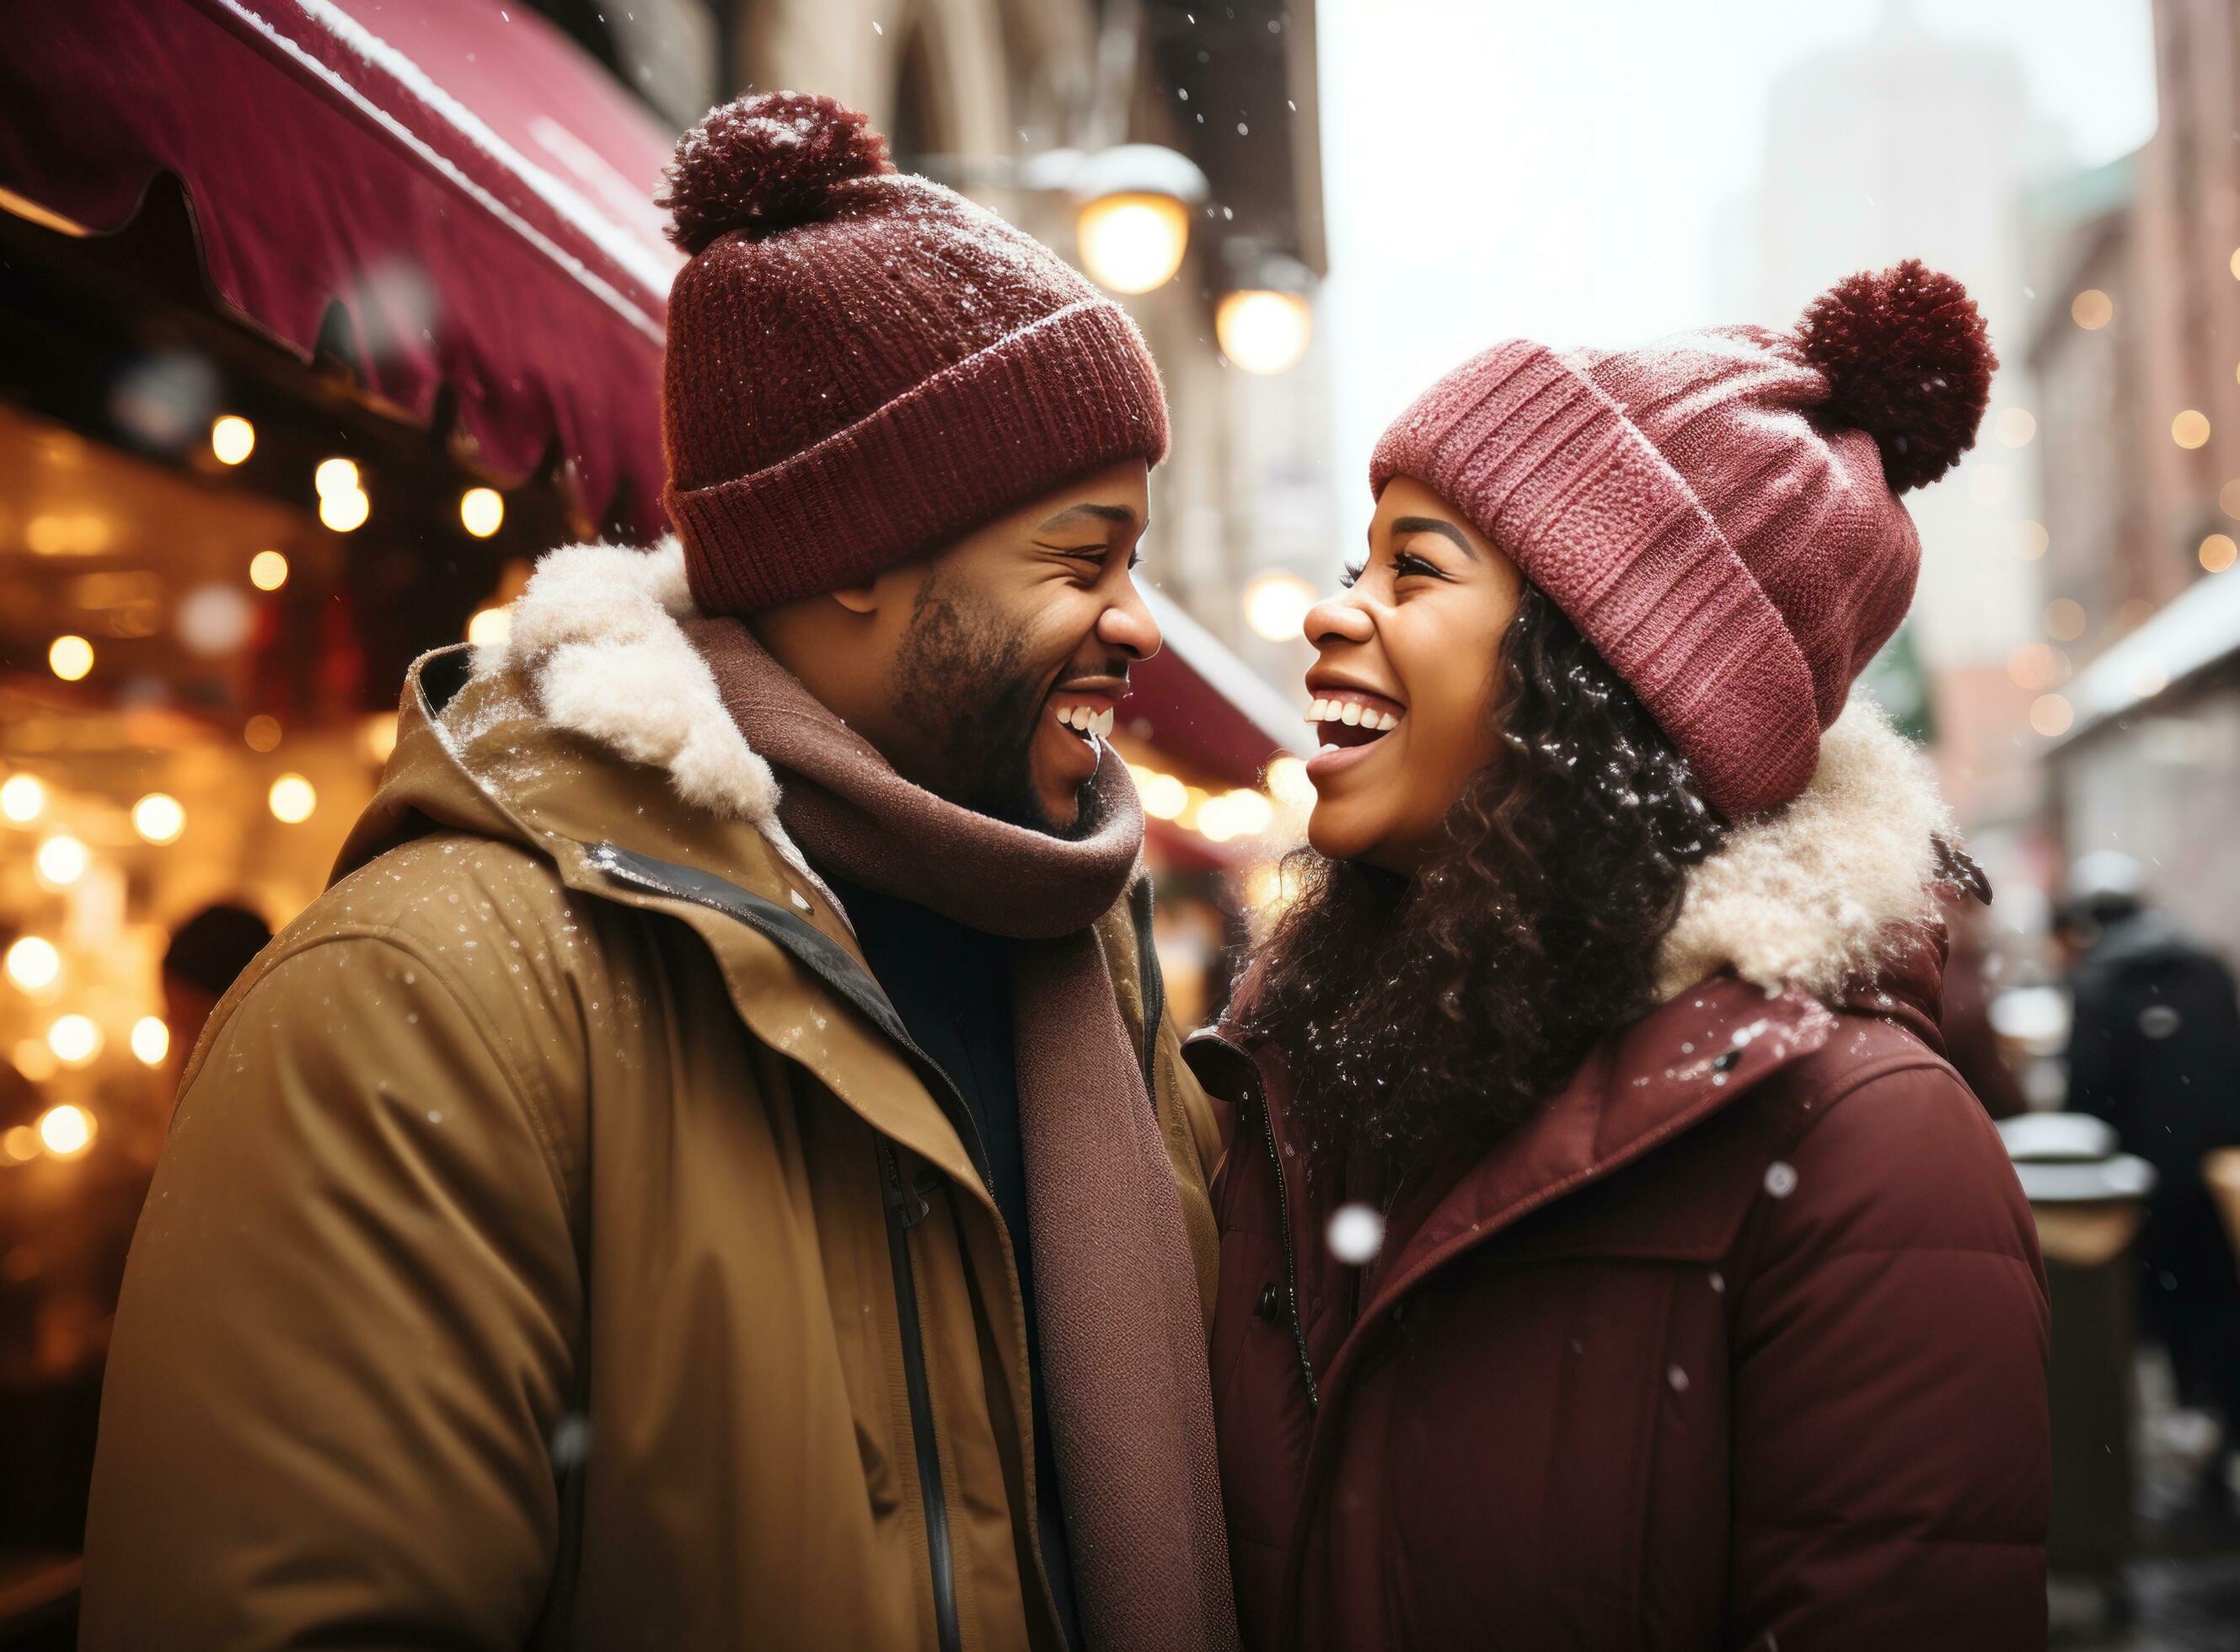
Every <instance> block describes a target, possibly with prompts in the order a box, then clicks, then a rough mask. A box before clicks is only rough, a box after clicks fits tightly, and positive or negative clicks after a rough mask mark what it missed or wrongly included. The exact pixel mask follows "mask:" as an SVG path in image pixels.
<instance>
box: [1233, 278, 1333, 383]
mask: <svg viewBox="0 0 2240 1652" xmlns="http://www.w3.org/2000/svg"><path fill="white" fill-rule="evenodd" d="M1314 330H1315V312H1314V306H1312V305H1311V304H1310V303H1308V302H1307V301H1306V299H1305V298H1303V297H1302V296H1300V295H1299V294H1297V293H1295V292H1271V291H1268V290H1264V289H1262V290H1253V291H1247V292H1233V293H1230V295H1229V296H1227V297H1225V298H1223V300H1222V301H1221V304H1220V307H1219V308H1218V309H1217V310H1215V311H1214V312H1213V331H1214V336H1215V337H1216V338H1217V339H1218V340H1219V341H1220V343H1221V353H1222V354H1223V356H1227V357H1229V359H1230V361H1232V362H1234V363H1237V366H1239V367H1241V368H1243V370H1245V371H1246V372H1248V373H1261V374H1270V373H1284V372H1289V371H1290V370H1291V369H1292V368H1294V367H1296V366H1297V365H1298V363H1299V357H1301V356H1304V355H1305V354H1306V353H1307V344H1308V342H1309V341H1310V339H1312V338H1313V336H1314Z"/></svg>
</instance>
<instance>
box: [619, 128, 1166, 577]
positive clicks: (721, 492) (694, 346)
mask: <svg viewBox="0 0 2240 1652" xmlns="http://www.w3.org/2000/svg"><path fill="white" fill-rule="evenodd" d="M661 204H662V205H663V206H664V207H666V208H667V209H668V210H669V212H670V218H671V228H670V239H671V240H673V241H675V242H676V243H677V246H678V247H680V248H681V249H683V250H684V251H685V252H686V253H688V254H690V258H689V260H688V261H687V263H685V265H684V267H683V270H680V271H678V273H677V280H676V283H675V284H674V286H673V287H672V288H671V289H670V296H669V344H668V350H667V354H666V357H665V360H664V363H663V390H662V431H663V442H664V443H665V445H666V448H667V452H668V458H669V486H668V489H667V491H666V493H665V494H664V496H663V502H664V503H666V505H667V506H668V510H669V516H670V521H671V522H672V523H674V524H675V526H676V529H677V536H678V538H679V539H680V540H681V541H682V542H683V547H684V563H685V570H686V573H687V576H688V577H689V578H690V583H691V587H692V595H693V598H694V600H695V601H696V602H697V603H699V604H700V605H701V606H702V607H703V609H705V610H708V611H710V612H713V613H719V614H739V613H746V612H750V611H752V610H756V609H759V608H769V607H774V606H776V605H777V604H779V603H788V602H791V601H794V600H795V599H797V598H799V597H803V596H815V595H817V593H819V592H823V591H829V590H840V589H842V588H843V587H846V586H850V585H857V584H862V583H865V582H867V581H869V580H870V578H872V577H873V576H876V575H877V574H878V573H879V572H881V571H882V570H884V569H886V568H889V567H891V566H893V565H894V564H895V563H901V562H906V561H908V560H910V558H912V557H915V556H920V555H923V554H924V553H926V552H928V551H931V550H937V549H938V548H939V547H940V546H942V545H943V544H944V543H948V542H949V541H950V540H952V539H954V538H956V537H957V536H959V535H961V534H963V533H964V532H966V531H968V530H970V529H972V528H974V527H977V526H978V525H979V524H981V523H985V522H988V521H990V520H991V519H993V518H995V517H997V516H1002V515H1003V514H1004V513H1005V512H1006V511H1009V510H1014V509H1016V508H1017V507H1018V506H1019V505H1021V504H1023V503H1026V502H1027V501H1029V500H1030V499H1032V498H1034V497H1035V496H1037V495H1038V494H1043V493H1047V492H1049V491H1050V490H1051V489H1053V488H1057V487H1059V486H1061V485H1063V483H1066V482H1068V481H1070V480H1071V479H1073V478H1074V477H1076V476H1085V475H1087V474H1089V473H1090V472H1092V471H1095V470H1102V469H1103V468H1104V467H1105V466H1107V465H1110V464H1115V463H1119V462H1120V461H1122V460H1123V459H1129V458H1140V459H1142V460H1143V461H1144V463H1147V464H1157V463H1159V461H1160V460H1161V459H1163V458H1164V457H1165V456H1166V451H1167V408H1166V400H1165V397H1164V396H1163V393H1162V391H1161V389H1160V385H1159V376H1158V370H1157V367H1155V366H1154V365H1153V364H1152V361H1151V356H1150V351H1149V350H1146V349H1145V348H1144V344H1143V336H1142V335H1141V334H1139V333H1138V332H1137V330H1136V326H1135V323H1133V322H1132V321H1130V319H1129V317H1128V315H1127V313H1126V312H1125V311H1124V310H1121V309H1120V307H1119V306H1118V305H1117V304H1115V303H1112V302H1111V301H1110V300H1109V299H1107V298H1104V297H1103V296H1100V295H1099V294H1098V293H1097V290H1095V289H1094V288H1092V287H1091V286H1090V284H1089V283H1087V282H1086V281H1085V280H1083V278H1082V277H1081V276H1079V275H1078V274H1077V273H1076V272H1075V271H1074V270H1072V269H1070V267H1069V266H1068V265H1067V264H1066V263H1064V261H1063V260H1062V259H1060V258H1059V257H1058V256H1057V255H1056V254H1055V253H1053V252H1051V251H1050V250H1049V249H1048V248H1047V247H1044V246H1043V245H1042V244H1041V243H1038V242H1037V241H1035V240H1034V239H1033V238H1032V237H1030V236H1027V235H1025V234H1023V233H1022V232H1021V231H1020V230H1016V229H1014V228H1012V226H1011V225H1010V224H1008V223H1004V222H1003V220H1002V219H1001V218H999V217H997V216H996V215H995V214H993V213H991V212H990V211H987V210H985V209H983V208H982V207H979V206H976V205H975V204H973V203H971V202H970V201H968V200H966V199H964V197H962V196H960V195H958V194H957V193H956V192H955V191H953V190H947V189H943V187H942V186H941V185H939V184H937V183H931V182H930V181H928V180H927V179H924V178H922V177H911V176H909V175H906V174H903V173H898V172H897V171H896V170H894V166H893V163H892V162H891V161H890V160H889V158H888V155H887V144H886V140H885V139H884V138H883V137H880V136H879V134H878V133H877V132H875V131H873V130H871V128H870V124H869V123H868V122H866V120H865V119H864V117H863V116H862V115H861V114H859V113H857V111H856V110H852V109H850V108H848V107H847V106H846V105H845V104H843V103H838V102H837V101H835V100H834V99H832V98H830V97H816V96H812V95H809V94H805V93H800V92H765V93H762V94H760V95H758V96H756V97H743V98H740V99H739V100H737V102H734V103H726V104H724V105H723V107H721V108H720V109H717V110H713V111H712V112H710V114H709V116H708V117H707V118H706V119H704V120H703V121H702V122H701V123H699V124H698V125H697V126H696V127H694V128H693V129H692V130H690V131H689V132H687V133H686V134H685V135H684V137H683V139H682V140H681V141H680V142H679V143H678V144H677V155H676V158H675V160H674V161H673V162H672V163H670V169H669V172H668V183H667V189H666V191H665V193H664V195H663V198H662V202H661Z"/></svg>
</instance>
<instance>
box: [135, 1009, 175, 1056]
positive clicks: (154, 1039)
mask: <svg viewBox="0 0 2240 1652" xmlns="http://www.w3.org/2000/svg"><path fill="white" fill-rule="evenodd" d="M170 1053H171V1029H170V1028H169V1027H166V1026H165V1025H164V1024H163V1017H162V1016H141V1017H140V1019H139V1020H137V1021H136V1022H134V1023H132V1054H133V1056H134V1057H135V1058H136V1059H137V1061H138V1062H140V1064H141V1065H142V1066H143V1067H160V1066H162V1065H163V1057H164V1056H168V1055H170Z"/></svg>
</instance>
